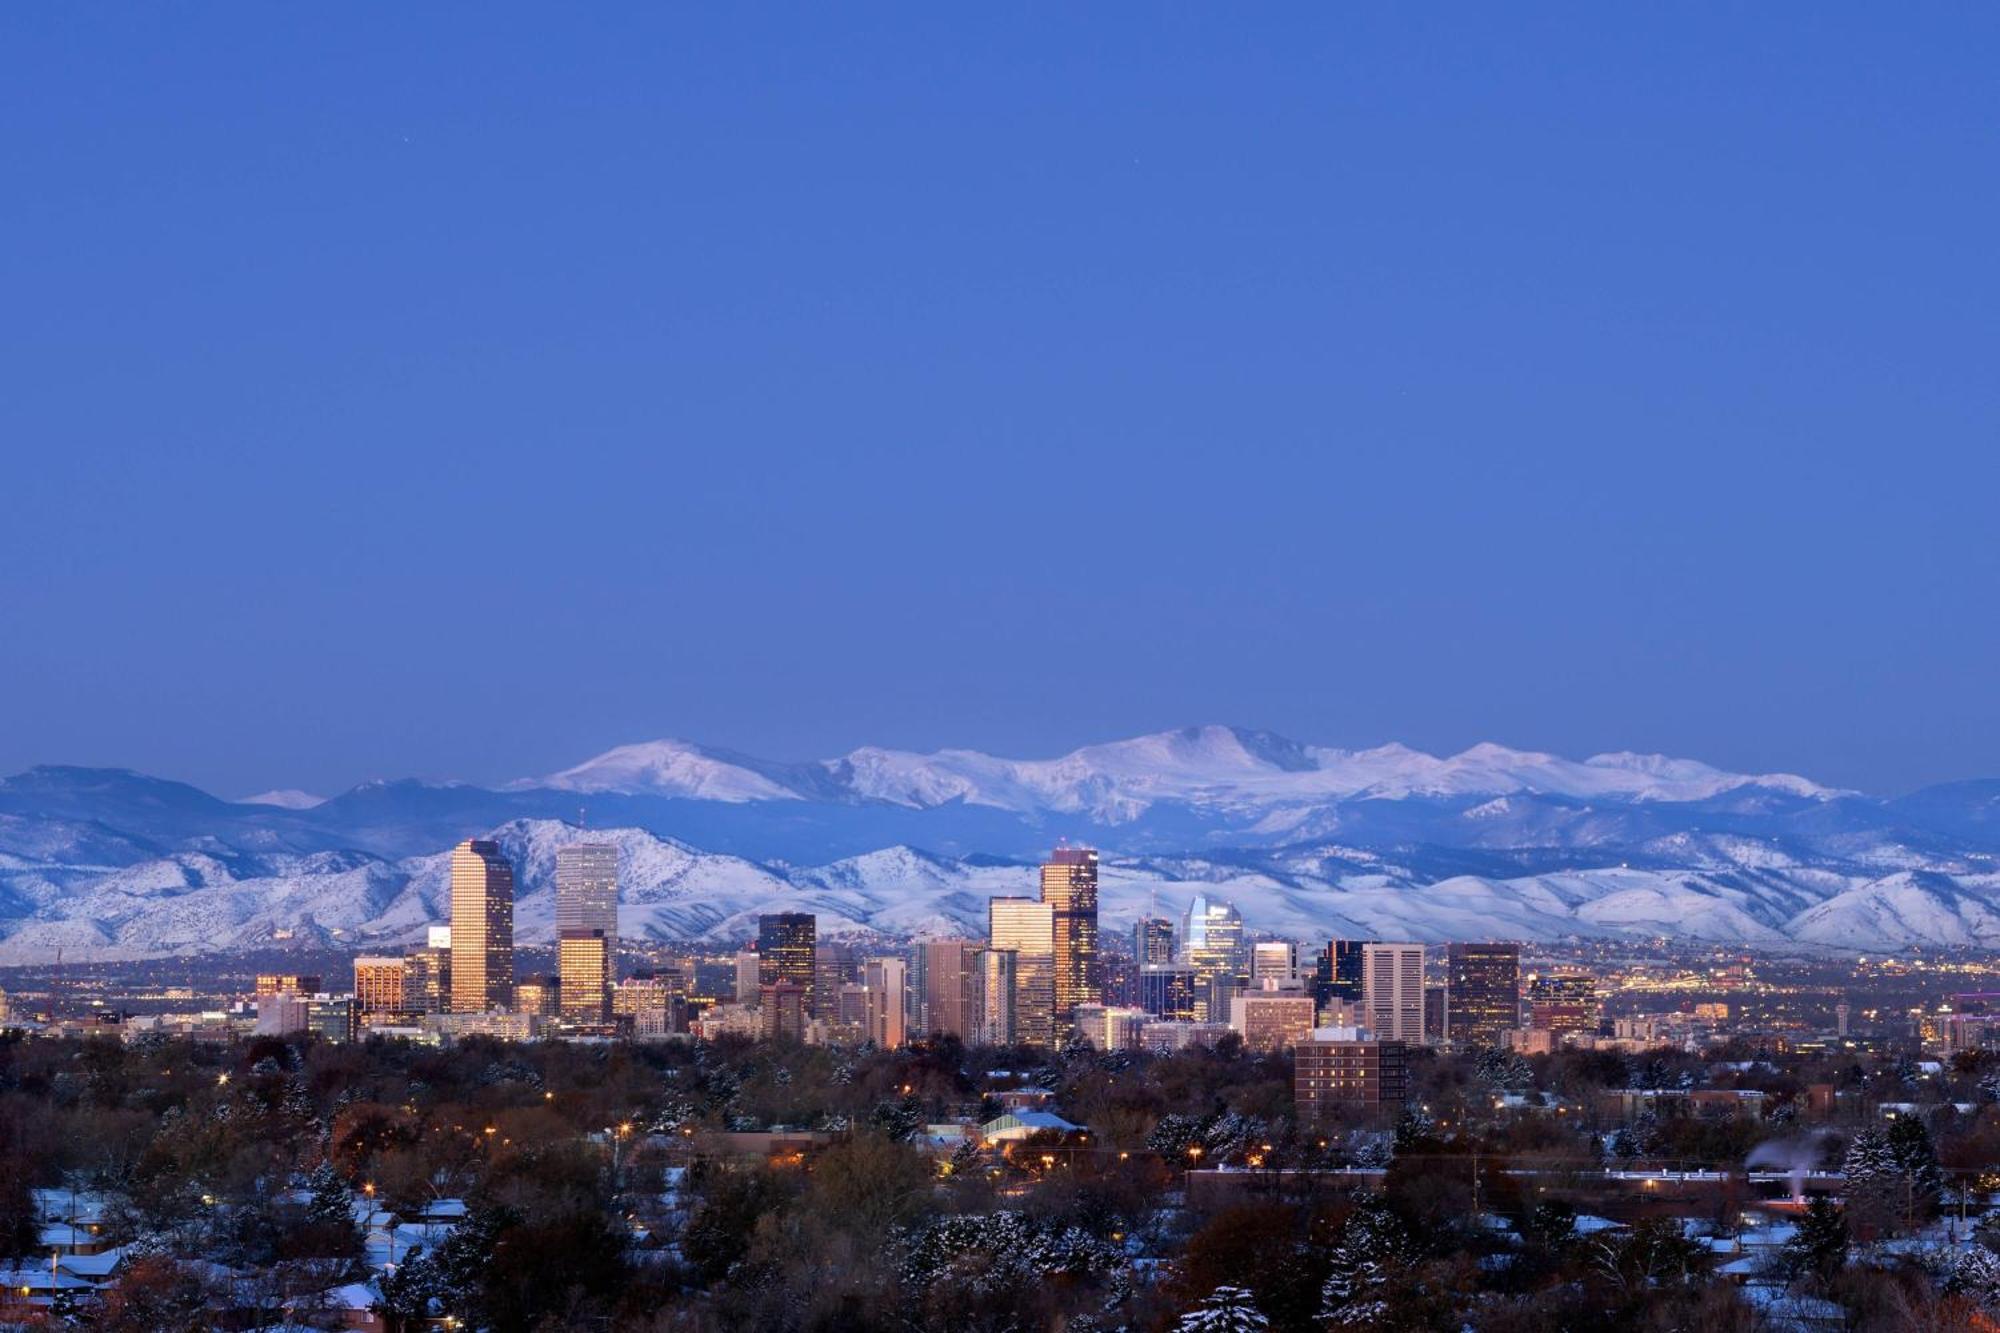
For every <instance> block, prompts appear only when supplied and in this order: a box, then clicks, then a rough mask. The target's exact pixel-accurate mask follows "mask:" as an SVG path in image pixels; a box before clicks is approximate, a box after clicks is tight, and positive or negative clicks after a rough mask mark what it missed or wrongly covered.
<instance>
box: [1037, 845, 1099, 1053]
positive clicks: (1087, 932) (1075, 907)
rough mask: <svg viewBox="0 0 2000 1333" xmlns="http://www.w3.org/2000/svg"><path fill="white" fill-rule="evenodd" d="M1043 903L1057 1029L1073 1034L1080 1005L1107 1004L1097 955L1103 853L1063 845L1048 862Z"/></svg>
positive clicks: (1046, 863)
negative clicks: (1051, 950)
mask: <svg viewBox="0 0 2000 1333" xmlns="http://www.w3.org/2000/svg"><path fill="white" fill-rule="evenodd" d="M1042 901H1043V902H1045V903H1047V904H1048V906H1049V912H1050V929H1051V934H1052V937H1053V942H1054V954H1055V1019H1056V1029H1057V1031H1058V1033H1059V1034H1060V1035H1062V1036H1067V1035H1068V1034H1069V1030H1070V1027H1071V1020H1072V1019H1073V1018H1074V1017H1075V1014H1076V1007H1077V1006H1078V1005H1079V1004H1102V1003H1103V1002H1104V976H1103V972H1102V969H1101V968H1100V966H1099V960H1098V956H1097V853H1096V851H1094V850H1093V849H1091V848H1089V847H1058V848H1056V849H1055V851H1054V852H1052V853H1050V855H1049V859H1048V860H1047V861H1045V862H1043V864H1042Z"/></svg>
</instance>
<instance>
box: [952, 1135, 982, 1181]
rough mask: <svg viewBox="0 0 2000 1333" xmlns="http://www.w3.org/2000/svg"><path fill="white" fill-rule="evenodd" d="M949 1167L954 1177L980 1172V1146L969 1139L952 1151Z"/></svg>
mask: <svg viewBox="0 0 2000 1333" xmlns="http://www.w3.org/2000/svg"><path fill="white" fill-rule="evenodd" d="M947 1165H948V1166H950V1167H951V1174H952V1175H954V1176H964V1175H970V1174H972V1173H973V1172H975V1171H977V1170H979V1145H978V1144H976V1143H974V1142H973V1141H972V1140H971V1139H967V1140H966V1141H965V1142H963V1143H961V1144H959V1145H958V1147H956V1148H954V1149H953V1150H952V1154H951V1159H950V1161H949V1162H948V1163H947Z"/></svg>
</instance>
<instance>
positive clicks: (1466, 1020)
mask: <svg viewBox="0 0 2000 1333" xmlns="http://www.w3.org/2000/svg"><path fill="white" fill-rule="evenodd" d="M1447 957H1448V960H1449V966H1450V974H1451V979H1450V985H1449V988H1448V994H1447V996H1446V1001H1445V1004H1446V1017H1445V1030H1446V1032H1447V1034H1448V1035H1449V1036H1450V1037H1451V1040H1452V1041H1454V1042H1457V1043H1458V1044H1460V1045H1462V1046H1498V1045H1499V1044H1500V1042H1501V1035H1500V1034H1501V1033H1503V1032H1506V1031H1509V1030H1510V1029H1513V1028H1517V1027H1519V1026H1521V946H1520V945H1518V944H1454V945H1452V946H1451V948H1450V949H1449V950H1448V951H1447Z"/></svg>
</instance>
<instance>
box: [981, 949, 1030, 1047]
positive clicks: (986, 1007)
mask: <svg viewBox="0 0 2000 1333" xmlns="http://www.w3.org/2000/svg"><path fill="white" fill-rule="evenodd" d="M1019 957H1020V956H1019V955H1018V954H1016V953H1015V952H1014V951H1013V950H1012V949H981V950H980V951H979V952H978V953H976V954H974V955H972V961H973V963H974V965H975V967H976V969H977V971H976V977H977V983H976V994H977V996H978V1006H977V1010H976V1013H975V1021H974V1024H973V1035H972V1037H971V1038H970V1040H972V1041H974V1042H976V1043H978V1044H979V1045H982V1046H1012V1045H1013V1044H1014V1041H1015V1037H1016V1035H1017V1034H1016V1033H1015V1030H1014V997H1015V996H1016V995H1017V994H1018V993H1019V990H1020V986H1019V984H1018V981H1017V979H1016V977H1015V975H1014V972H1015V964H1016V963H1017V962H1018V961H1019Z"/></svg>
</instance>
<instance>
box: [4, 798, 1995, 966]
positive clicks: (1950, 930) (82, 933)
mask: <svg viewBox="0 0 2000 1333" xmlns="http://www.w3.org/2000/svg"><path fill="white" fill-rule="evenodd" d="M491 836H492V837H493V838H494V839H495V840H497V841H498V842H499V843H500V846H501V849H502V851H503V853H504V854H505V855H506V857H507V858H508V860H509V861H510V862H511V863H512V864H513V865H514V866H515V869H516V885H517V887H516V915H515V919H516V930H517V937H518V938H519V939H520V941H521V942H522V943H524V944H537V943H540V944H545V943H547V942H548V941H549V940H550V939H551V938H552V937H553V934H554V929H553V927H554V919H553V918H554V904H553V891H554V886H553V881H554V868H555V856H556V852H557V850H558V849H559V848H561V847H563V846H565V845H567V844H570V843H574V842H579V841H596V842H610V843H613V844H615V845H616V846H617V847H618V849H619V859H620V884H621V894H620V905H619V924H620V929H621V930H622V931H623V932H624V933H625V934H626V935H627V936H629V937H633V938H650V939H659V940H690V941H702V942H705V943H709V944H717V945H722V944H730V943H734V942H737V941H741V940H743V939H746V938H748V937H750V936H752V935H754V933H755V931H756V917H757V915H758V914H759V913H762V912H770V911H786V910H796V911H807V912H812V913H815V914H816V915H817V916H818V917H819V920H820V930H821V933H822V934H824V935H827V936H840V935H864V934H871V933H872V934H882V935H890V936H896V937H908V936H920V935H938V934H947V933H951V934H961V933H962V934H968V935H979V934H982V933H983V932H984V930H985V926H986V914H987V903H988V901H989V900H990V899H991V898H993V897H995V896H997V895H1003V894H1025V895H1032V894H1033V893H1034V892H1035V891H1036V883H1037V872H1036V869H1035V867H1034V866H1033V865H1030V864H1025V863H1022V864H1013V863H1004V862H988V861H963V860H957V859H953V858H949V857H940V856H935V855H932V854H930V853H927V852H923V851H918V850H916V849H913V848H909V847H888V848H883V849H881V850H878V851H875V852H870V853H868V854H866V855H863V856H857V857H849V858H846V859H844V860H840V861H835V862H832V863H829V864H826V865H821V866H810V867H792V866H784V865H777V864H759V863H756V862H753V861H749V860H746V859H743V858H741V857H734V856H725V855H720V854H717V853H713V852H706V851H701V850H699V849H696V848H693V847H690V846H688V845H686V844H684V843H680V842H676V841H674V840H673V839H670V838H662V837H658V836H656V835H654V834H652V833H648V832H646V831H644V830H641V829H633V828H621V829H601V830H600V829H593V830H583V829H579V828H576V827H574V826H573V825H569V824H565V823H561V822H558V821H555V820H537V819H523V820H515V821H512V822H509V823H507V824H504V825H501V826H500V827H498V828H496V829H494V830H493V831H492V834H491ZM1689 850H1690V851H1693V850H1695V849H1689ZM1732 852H1734V853H1735V858H1736V859H1733V860H1732V857H1731V853H1732ZM1691 859H1698V860H1700V861H1701V862H1702V863H1703V868H1701V869H1698V870H1695V869H1659V868H1641V867H1637V866H1623V865H1620V866H1608V867H1604V868H1599V869H1586V870H1570V871H1561V872H1551V873H1545V874H1528V875H1519V876H1512V877H1496V876H1487V875H1462V874H1461V875H1450V876H1446V877H1443V878H1437V879H1427V878H1425V877H1424V876H1422V875H1420V874H1418V873H1417V872H1416V871H1414V870H1413V869H1412V868H1411V867H1410V866H1407V865H1399V864H1397V863H1396V862H1395V861H1394V860H1392V859H1386V858H1383V857H1381V856H1379V855H1377V854H1374V853H1369V852H1366V851H1360V850H1355V849H1347V848H1340V847H1332V846H1329V847H1321V848H1315V849H1312V850H1311V851H1310V852H1309V853H1308V852H1303V851H1302V852H1297V853H1289V854H1287V855H1286V856H1284V857H1283V858H1280V859H1272V860H1269V861H1266V862H1264V863H1261V864H1250V863H1247V862H1246V861H1245V860H1244V859H1243V858H1242V857H1241V856H1240V855H1239V856H1238V858H1237V859H1236V860H1234V861H1228V862H1225V861H1216V860H1210V859H1206V858H1204V857H1201V856H1179V857H1172V858H1123V857H1111V858H1108V859H1107V860H1106V861H1105V862H1104V864H1103V867H1102V872H1101V876H1102V878H1101V894H1100V896H1101V910H1102V918H1103V925H1104V929H1105V930H1106V931H1107V932H1110V931H1119V930H1123V929H1125V928H1126V927H1127V926H1128V925H1129V923H1130V922H1131V921H1133V920H1134V919H1136V918H1137V917H1138V916H1139V915H1141V914H1142V913H1146V912H1151V911H1160V912H1165V913H1167V914H1169V915H1175V916H1178V915H1179V913H1180V912H1182V911H1183V910H1185V908H1186V905H1187V902H1188V900H1189V898H1190V897H1192V896H1193V895H1194V894H1195V893H1197V892H1199V893H1202V894H1205V895H1207V896H1209V897H1211V898H1219V899H1222V900H1224V901H1228V902H1233V903H1235V904H1236V906H1237V908H1238V909H1239V910H1240V911H1241V912H1242V913H1243V915H1244V918H1245V922H1246V924H1247V925H1248V927H1249V929H1250V930H1251V931H1252V932H1253V933H1256V934H1270V935H1276V936H1281V937H1288V938H1297V939H1323V938H1326V937H1327V936H1330V935H1346V936H1361V937H1372V938H1407V939H1414V940H1422V941H1426V942H1443V941H1447V940H1453V939H1466V938H1493V937H1500V938H1519V939H1557V938H1562V937H1565V936H1571V935H1581V936H1593V937H1616V936H1633V937H1659V936H1670V937H1674V938H1679V939H1699V940H1711V941H1715V942H1718V943H1731V944H1738V943H1740V944H1759V945H1778V944H1784V943H1786V942H1787V941H1798V942H1803V943H1808V944H1817V945H1827V946H1833V947H1859V948H1870V947H1885V946H1888V945H1899V944H1925V945H1960V944H1988V945H2000V909H1996V907H1995V906H1994V904H1995V902H1996V901H2000V900H1996V897H1995V895H1996V894H2000V875H1993V874H1986V875H1983V876H1956V877H1954V876H1948V875H1944V874H1941V873H1937V872H1932V871H1899V872H1897V873H1895V874H1890V875H1886V876H1878V875H1873V874H1868V873H1847V874H1843V873H1841V872H1839V871H1837V870H1835V869H1832V868H1829V867H1826V866H1813V865H1804V864H1796V863H1794V862H1792V861H1791V860H1790V859H1789V858H1787V857H1785V856H1782V855H1778V854H1774V853H1772V852H1771V850H1770V849H1769V848H1766V847H1763V846H1761V845H1757V844H1744V843H1741V840H1736V839H1728V838H1716V839H1714V840H1713V841H1712V843H1710V844H1709V845H1705V846H1703V847H1701V848H1699V849H1698V856H1695V857H1691ZM449 862H450V854H449V852H448V851H444V850H440V851H438V852H434V853H431V854H428V855H424V856H418V857H407V858H403V859H401V860H388V859H383V858H379V857H375V856H371V855H368V854H366V853H360V852H318V853H312V854H308V855H295V854H286V853H275V854H268V855H253V854H241V853H239V854H230V855H210V854H206V853H200V852H177V853H174V854H171V855H168V856H161V857H154V858H151V859H147V860H142V861H140V862H137V863H135V864H133V865H129V866H125V867H121V868H119V869H116V870H112V871H108V872H104V873H93V874H89V875H87V876H85V877H83V878H81V879H79V880H76V881H73V882H64V881H61V880H59V879H58V878H57V877H53V876H52V875H51V874H50V873H48V871H47V870H46V868H44V869H41V870H35V869H20V868H13V867H0V963H9V964H18V963H34V962H45V961H46V960H47V959H48V958H49V957H51V956H52V955H53V952H54V950H55V949H56V948H57V947H58V946H60V947H62V948H63V949H65V950H66V951H67V956H69V957H73V958H77V959H84V958H93V957H94V958H106V959H111V958H135V957H145V956H159V955H163V954H176V953H184V952H209V951H219V950H230V949H242V948H253V947H268V946H270V945H271V944H272V943H274V942H275V941H278V940H281V939H291V940H294V941H308V942H312V943H316V944H320V945H324V946H329V947H342V948H354V949H356V950H360V949H365V948H373V947H395V946H397V945H400V944H403V943H407V942H409V941H412V940H415V939H417V938H420V937H421V934H422V930H423V927H424V926H425V925H426V924H427V923H431V922H436V921H441V920H443V919H444V918H445V917H446V915H447V913H448V893H447V887H448V877H449Z"/></svg>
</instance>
